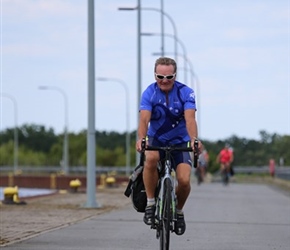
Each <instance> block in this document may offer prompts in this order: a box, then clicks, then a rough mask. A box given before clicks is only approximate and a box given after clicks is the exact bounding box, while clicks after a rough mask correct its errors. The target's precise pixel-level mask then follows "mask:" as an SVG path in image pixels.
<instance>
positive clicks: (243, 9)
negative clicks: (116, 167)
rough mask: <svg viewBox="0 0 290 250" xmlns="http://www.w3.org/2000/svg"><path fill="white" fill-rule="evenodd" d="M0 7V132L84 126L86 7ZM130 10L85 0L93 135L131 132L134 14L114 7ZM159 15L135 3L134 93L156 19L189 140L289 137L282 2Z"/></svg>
mask: <svg viewBox="0 0 290 250" xmlns="http://www.w3.org/2000/svg"><path fill="white" fill-rule="evenodd" d="M0 3H1V5H0V7H1V10H0V14H1V41H0V43H1V44H0V46H1V50H0V51H1V56H0V73H1V75H0V92H1V96H0V104H1V107H0V110H1V114H0V116H1V122H0V131H2V130H5V129H6V128H14V127H15V125H17V126H23V125H24V124H34V125H43V126H45V127H46V128H53V129H54V131H55V133H63V130H64V126H65V124H67V125H68V131H69V132H73V133H79V132H81V131H82V130H85V129H87V128H88V32H87V31H88V1H84V0H61V1H60V0H49V1H47V0H0ZM136 6H137V0H134V1H133V0H110V1H105V0H96V1H95V76H96V78H98V77H105V78H106V81H99V80H96V82H95V124H96V130H98V131H107V132H111V131H115V132H119V133H125V132H126V131H135V130H136V128H137V113H138V104H137V100H138V98H137V94H138V91H137V86H138V84H137V79H138V78H137V75H138V74H137V69H138V68H137V66H138V63H137V34H138V32H137V11H136V10H133V11H120V10H118V8H119V7H136ZM152 9H155V10H152ZM160 9H161V1H158V0H142V1H141V32H142V33H151V34H152V35H151V36H145V35H142V36H141V79H142V81H141V88H142V91H143V90H144V89H145V88H146V87H147V86H148V85H149V84H151V83H152V82H154V63H155V60H156V59H157V58H158V57H159V56H158V55H156V53H157V54H158V53H160V52H161V47H162V39H161V38H162V36H161V34H162V25H161V23H162V22H161V20H162V18H161V17H163V30H164V31H163V33H164V34H165V35H164V53H165V55H166V56H169V57H173V58H175V59H176V61H177V64H178V68H179V70H178V72H177V80H178V81H181V82H183V83H185V84H187V85H189V86H191V87H193V89H194V90H195V92H196V99H197V103H198V111H197V123H198V126H199V138H201V139H206V140H212V141H215V140H224V139H226V138H229V137H231V136H233V135H235V136H238V137H242V138H248V139H260V134H259V132H260V131H262V130H263V131H266V132H267V133H269V134H273V133H277V134H279V135H290V73H289V72H290V0H278V1H273V0H243V1H237V0H236V1H233V0H219V1H216V0H205V1H195V0H183V1H175V0H174V1H173V0H163V11H164V14H163V15H162V14H161V13H162V12H161V11H160ZM176 44H177V47H176V46H175V45H176ZM154 53H155V55H154ZM175 55H177V57H175ZM40 86H47V87H48V89H45V90H43V89H39V87H40ZM66 100H67V104H65V103H66ZM15 106H16V109H15ZM66 117H67V120H66ZM126 117H127V118H126Z"/></svg>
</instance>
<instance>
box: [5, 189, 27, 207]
mask: <svg viewBox="0 0 290 250" xmlns="http://www.w3.org/2000/svg"><path fill="white" fill-rule="evenodd" d="M3 193H4V201H3V204H8V205H12V204H16V205H18V204H19V205H24V204H26V202H24V201H20V200H19V196H18V187H17V186H15V187H7V188H4V190H3Z"/></svg>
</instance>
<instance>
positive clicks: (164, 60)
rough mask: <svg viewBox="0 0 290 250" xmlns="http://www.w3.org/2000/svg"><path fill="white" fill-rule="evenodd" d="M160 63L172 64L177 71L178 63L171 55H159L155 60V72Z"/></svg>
mask: <svg viewBox="0 0 290 250" xmlns="http://www.w3.org/2000/svg"><path fill="white" fill-rule="evenodd" d="M158 65H172V66H173V68H174V72H173V73H176V71H177V65H176V62H175V60H174V59H172V58H169V57H159V58H158V59H157V60H156V61H155V67H154V72H156V68H157V66H158Z"/></svg>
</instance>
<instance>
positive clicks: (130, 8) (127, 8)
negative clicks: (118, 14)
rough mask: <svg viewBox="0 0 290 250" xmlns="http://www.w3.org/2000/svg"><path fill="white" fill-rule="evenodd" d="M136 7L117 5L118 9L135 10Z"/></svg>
mask: <svg viewBox="0 0 290 250" xmlns="http://www.w3.org/2000/svg"><path fill="white" fill-rule="evenodd" d="M137 9H138V7H119V8H118V10H137Z"/></svg>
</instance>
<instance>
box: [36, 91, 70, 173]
mask: <svg viewBox="0 0 290 250" xmlns="http://www.w3.org/2000/svg"><path fill="white" fill-rule="evenodd" d="M38 89H40V90H56V91H58V92H59V93H60V94H61V95H62V96H63V99H64V142H63V159H62V160H63V162H62V168H63V172H64V174H66V175H67V174H68V173H69V160H68V159H69V152H68V100H67V96H66V94H65V92H64V91H63V90H62V89H61V88H59V87H55V86H39V87H38Z"/></svg>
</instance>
